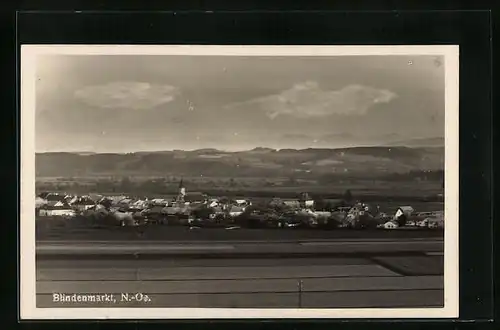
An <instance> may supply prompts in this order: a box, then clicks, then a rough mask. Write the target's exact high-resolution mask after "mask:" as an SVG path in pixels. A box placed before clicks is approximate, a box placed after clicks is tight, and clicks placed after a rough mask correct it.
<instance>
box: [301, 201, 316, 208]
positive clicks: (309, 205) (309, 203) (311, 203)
mask: <svg viewBox="0 0 500 330" xmlns="http://www.w3.org/2000/svg"><path fill="white" fill-rule="evenodd" d="M303 203H304V207H307V208H310V207H313V206H314V199H306V200H304V201H303Z"/></svg>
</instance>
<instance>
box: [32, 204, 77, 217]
mask: <svg viewBox="0 0 500 330" xmlns="http://www.w3.org/2000/svg"><path fill="white" fill-rule="evenodd" d="M75 214H76V213H75V210H73V209H72V208H71V206H70V205H69V204H67V203H64V202H56V203H55V204H54V205H48V204H47V205H44V206H42V207H41V208H40V211H39V215H40V216H74V215H75Z"/></svg>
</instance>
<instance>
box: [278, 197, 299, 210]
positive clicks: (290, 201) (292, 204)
mask: <svg viewBox="0 0 500 330" xmlns="http://www.w3.org/2000/svg"><path fill="white" fill-rule="evenodd" d="M282 203H283V204H284V205H285V206H288V207H293V208H300V201H299V200H298V199H283V200H282Z"/></svg>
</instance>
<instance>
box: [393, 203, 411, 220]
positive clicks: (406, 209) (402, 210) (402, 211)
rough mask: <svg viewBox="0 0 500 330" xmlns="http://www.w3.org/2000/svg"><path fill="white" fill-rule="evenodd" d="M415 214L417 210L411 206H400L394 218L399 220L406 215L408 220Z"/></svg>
mask: <svg viewBox="0 0 500 330" xmlns="http://www.w3.org/2000/svg"><path fill="white" fill-rule="evenodd" d="M413 212H415V210H414V209H413V207H411V206H400V207H398V209H397V210H396V214H394V218H395V219H398V218H400V217H401V216H403V215H404V216H405V217H406V219H408V218H409V217H410V216H411V215H412V214H413Z"/></svg>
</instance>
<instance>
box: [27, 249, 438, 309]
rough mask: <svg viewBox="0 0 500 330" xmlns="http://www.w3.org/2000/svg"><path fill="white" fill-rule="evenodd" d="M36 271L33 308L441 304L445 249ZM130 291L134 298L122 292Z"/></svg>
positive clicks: (52, 264) (49, 265) (60, 266)
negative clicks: (439, 252) (91, 298)
mask: <svg viewBox="0 0 500 330" xmlns="http://www.w3.org/2000/svg"><path fill="white" fill-rule="evenodd" d="M36 277H37V278H36V279H37V282H36V291H37V305H38V307H205V308H210V307H211V308H217V307H218V308H417V307H441V306H443V304H444V293H443V288H444V279H443V260H442V256H425V255H422V256H406V257H380V258H363V257H356V256H353V257H344V258H339V257H309V258H287V259H282V258H277V259H276V258H275V259H272V258H264V259H262V258H253V259H238V258H237V259H217V258H211V259H200V258H187V259H178V258H176V259H170V258H168V257H165V258H161V259H155V260H126V261H125V260H76V259H73V260H70V259H66V260H38V261H37V270H36ZM54 293H65V294H67V295H68V296H71V295H72V294H73V293H78V294H79V295H80V296H83V295H92V294H108V295H111V294H112V295H113V299H112V301H111V302H101V303H96V302H91V303H89V302H82V301H81V302H57V301H54V299H53V294H54ZM122 293H125V298H124V296H122ZM127 293H128V297H130V296H135V295H137V297H138V299H130V298H129V299H127V298H126V297H127V295H126V294H127ZM146 297H147V298H146ZM140 298H142V300H141V299H140ZM138 300H139V301H138Z"/></svg>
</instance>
